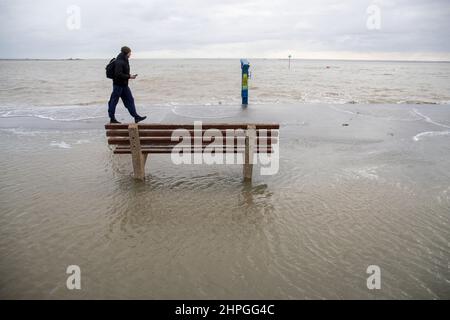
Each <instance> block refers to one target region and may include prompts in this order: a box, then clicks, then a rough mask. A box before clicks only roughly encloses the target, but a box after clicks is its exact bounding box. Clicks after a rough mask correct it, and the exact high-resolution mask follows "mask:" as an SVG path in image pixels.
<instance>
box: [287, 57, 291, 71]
mask: <svg viewBox="0 0 450 320" xmlns="http://www.w3.org/2000/svg"><path fill="white" fill-rule="evenodd" d="M288 58H289V70H291V58H292V55H288Z"/></svg>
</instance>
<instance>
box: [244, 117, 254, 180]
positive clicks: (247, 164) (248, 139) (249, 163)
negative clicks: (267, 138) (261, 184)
mask: <svg viewBox="0 0 450 320" xmlns="http://www.w3.org/2000/svg"><path fill="white" fill-rule="evenodd" d="M255 141H256V126H255V125H248V126H247V132H246V134H245V154H244V170H243V171H244V181H251V180H252V173H253V154H254V151H255V147H256V146H255Z"/></svg>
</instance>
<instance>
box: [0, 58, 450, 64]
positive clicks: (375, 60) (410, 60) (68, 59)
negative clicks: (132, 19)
mask: <svg viewBox="0 0 450 320" xmlns="http://www.w3.org/2000/svg"><path fill="white" fill-rule="evenodd" d="M109 59H111V57H107V58H0V61H80V60H109ZM239 59H242V57H241V58H223V57H216V58H199V57H195V58H194V57H183V58H181V57H179V58H174V57H167V58H155V57H153V58H140V57H138V58H133V59H132V60H239ZM246 59H249V60H289V58H258V57H246ZM290 60H292V61H294V60H301V61H362V62H364V61H367V62H444V63H446V62H450V60H431V59H430V60H426V59H423V60H418V59H342V58H329V59H325V58H291V59H290Z"/></svg>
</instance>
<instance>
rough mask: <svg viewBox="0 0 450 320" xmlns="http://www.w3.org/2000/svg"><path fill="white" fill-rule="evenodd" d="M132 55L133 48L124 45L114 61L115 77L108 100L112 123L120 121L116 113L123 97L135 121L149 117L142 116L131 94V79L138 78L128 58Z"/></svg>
mask: <svg viewBox="0 0 450 320" xmlns="http://www.w3.org/2000/svg"><path fill="white" fill-rule="evenodd" d="M130 56H131V49H130V48H128V47H122V49H120V53H119V55H118V56H117V58H116V60H115V62H114V64H115V65H114V77H113V92H112V93H111V98H110V99H109V102H108V115H109V118H110V120H111V123H120V122H119V121H117V119H116V116H115V113H116V106H117V103H118V102H119V98H121V99H122V102H123V104H124V106H125V108H127V109H128V112H129V113H130V115H131V116H132V117H133V118H134V122H135V123H138V122H140V121H142V120H144V119H146V118H147V117H141V116H140V115H138V114H137V112H136V106H135V105H134V98H133V95H132V94H131V90H130V87H128V80H129V79H136V77H137V74H135V75H131V74H130V64H129V62H128V59H129V58H130Z"/></svg>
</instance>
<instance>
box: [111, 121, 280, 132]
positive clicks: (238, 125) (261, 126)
mask: <svg viewBox="0 0 450 320" xmlns="http://www.w3.org/2000/svg"><path fill="white" fill-rule="evenodd" d="M248 125H249V124H246V123H208V124H202V128H203V129H247V126H248ZM252 125H253V124H252ZM254 125H255V127H256V129H257V130H258V129H276V130H277V129H279V128H280V125H279V124H276V123H256V124H254ZM138 128H139V130H141V129H170V130H173V129H187V130H193V129H194V125H193V124H163V123H156V124H138ZM105 129H107V130H116V129H128V124H126V123H123V124H110V123H108V124H105Z"/></svg>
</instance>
